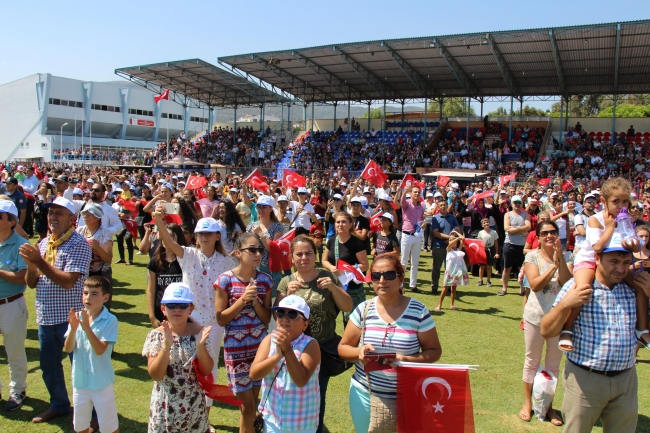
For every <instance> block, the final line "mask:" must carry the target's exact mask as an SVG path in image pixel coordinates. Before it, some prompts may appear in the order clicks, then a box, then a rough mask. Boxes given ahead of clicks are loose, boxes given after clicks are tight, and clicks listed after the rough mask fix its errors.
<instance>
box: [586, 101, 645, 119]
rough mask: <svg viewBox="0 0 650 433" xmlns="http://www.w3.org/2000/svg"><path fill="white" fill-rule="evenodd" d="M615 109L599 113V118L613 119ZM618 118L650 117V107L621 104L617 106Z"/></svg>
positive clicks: (606, 109) (609, 108)
mask: <svg viewBox="0 0 650 433" xmlns="http://www.w3.org/2000/svg"><path fill="white" fill-rule="evenodd" d="M612 111H614V107H613V106H611V107H607V108H605V109H604V110H602V111H601V112H600V113H598V117H610V118H611V117H612ZM616 117H650V106H647V105H646V106H642V105H632V104H621V105H617V106H616Z"/></svg>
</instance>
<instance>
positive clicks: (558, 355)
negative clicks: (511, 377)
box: [519, 221, 573, 426]
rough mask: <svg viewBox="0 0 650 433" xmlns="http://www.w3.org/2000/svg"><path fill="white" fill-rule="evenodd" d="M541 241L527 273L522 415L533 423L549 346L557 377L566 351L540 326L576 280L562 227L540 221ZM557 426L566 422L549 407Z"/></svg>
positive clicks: (548, 362)
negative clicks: (536, 385)
mask: <svg viewBox="0 0 650 433" xmlns="http://www.w3.org/2000/svg"><path fill="white" fill-rule="evenodd" d="M535 232H536V234H537V238H538V239H539V248H538V249H536V250H533V251H531V252H529V253H528V254H526V259H525V260H524V270H525V272H526V278H527V279H528V282H529V284H530V290H531V294H530V296H529V297H528V301H527V302H526V306H525V307H524V339H525V342H526V357H525V362H524V374H523V381H524V406H523V408H522V409H521V411H520V412H519V418H521V419H522V420H523V421H526V422H528V421H530V420H531V411H532V403H531V394H532V392H533V380H534V379H535V374H536V373H537V369H538V367H539V365H540V363H541V360H542V349H543V348H544V343H545V342H546V359H545V360H544V365H545V366H546V368H547V369H549V370H550V371H551V372H552V373H553V374H554V375H555V377H558V375H559V372H560V361H561V360H562V351H561V350H560V349H559V348H558V342H559V339H560V337H559V336H557V337H553V338H549V339H545V338H544V337H542V333H541V329H540V323H541V322H542V317H544V315H546V314H547V313H548V312H549V311H550V310H551V307H552V306H553V302H554V301H555V297H556V296H557V294H558V293H559V291H560V289H561V288H562V286H563V285H564V283H566V282H567V281H569V280H570V279H571V278H572V272H573V256H572V254H571V252H569V251H566V252H564V251H563V249H562V243H561V240H560V232H559V229H558V226H557V224H556V223H555V222H553V221H539V222H538V223H537V228H536V230H535ZM546 415H547V417H548V418H549V420H550V421H551V423H552V424H553V425H556V426H561V425H562V419H561V418H560V416H559V415H558V414H557V413H556V412H555V411H554V410H553V406H551V407H549V409H548V412H547V413H546Z"/></svg>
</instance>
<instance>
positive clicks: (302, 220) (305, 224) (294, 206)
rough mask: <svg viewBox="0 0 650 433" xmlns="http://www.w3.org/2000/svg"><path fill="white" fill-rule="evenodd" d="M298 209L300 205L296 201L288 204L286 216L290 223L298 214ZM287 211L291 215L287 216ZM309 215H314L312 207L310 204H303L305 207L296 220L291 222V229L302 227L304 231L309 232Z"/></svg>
mask: <svg viewBox="0 0 650 433" xmlns="http://www.w3.org/2000/svg"><path fill="white" fill-rule="evenodd" d="M299 207H300V203H298V202H297V201H292V202H290V203H289V208H288V209H287V216H288V217H289V219H290V220H291V221H293V219H294V218H295V216H296V215H297V214H298V208H299ZM289 211H291V214H289ZM310 213H314V207H313V206H312V205H311V204H310V203H307V202H305V206H304V208H303V211H302V212H301V213H300V215H299V216H298V218H296V220H295V221H293V224H291V227H294V228H295V227H302V228H304V229H307V230H309V229H310V228H311V218H310V217H309V214H310Z"/></svg>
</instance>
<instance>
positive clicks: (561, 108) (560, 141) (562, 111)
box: [558, 96, 564, 149]
mask: <svg viewBox="0 0 650 433" xmlns="http://www.w3.org/2000/svg"><path fill="white" fill-rule="evenodd" d="M563 114H564V96H563V97H561V98H560V139H559V140H558V141H559V143H560V144H559V146H560V149H562V116H563Z"/></svg>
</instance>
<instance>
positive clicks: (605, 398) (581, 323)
mask: <svg viewBox="0 0 650 433" xmlns="http://www.w3.org/2000/svg"><path fill="white" fill-rule="evenodd" d="M616 238H617V236H616V234H615V235H614V236H612V242H610V244H609V245H608V246H607V248H605V250H603V252H602V253H601V254H597V255H596V278H595V280H594V282H593V284H592V285H591V286H590V285H584V286H581V287H574V281H573V279H571V280H569V281H567V283H566V284H565V285H564V287H563V288H562V290H561V291H560V293H558V295H557V297H556V299H555V303H554V304H553V308H552V309H551V311H550V312H549V313H548V314H546V316H544V317H543V319H542V323H541V328H542V336H543V337H544V338H552V337H555V336H557V335H558V334H559V333H560V331H561V330H562V326H563V325H564V323H565V321H566V319H567V317H568V316H569V313H570V311H571V309H572V308H579V309H580V313H579V315H578V317H577V318H576V320H575V322H574V324H573V328H572V332H573V350H572V351H571V352H569V353H568V354H567V360H568V361H567V363H566V365H565V367H564V380H563V383H564V402H563V404H562V413H563V415H564V421H565V428H564V432H565V433H574V432H575V433H582V432H590V431H591V429H592V427H593V426H594V424H595V423H596V421H597V420H598V418H600V420H601V422H602V425H603V431H606V432H616V433H634V432H635V431H636V425H637V419H638V395H637V390H638V383H637V374H636V367H635V358H636V347H637V336H636V333H635V331H636V330H635V325H636V302H635V299H636V298H635V292H634V289H632V288H631V287H630V286H628V285H627V284H625V282H623V279H624V278H625V276H626V274H627V272H628V269H629V267H630V265H631V263H632V254H631V253H630V252H629V251H627V250H626V249H624V248H622V247H621V245H620V236H618V242H616ZM634 284H635V285H639V286H640V287H643V288H644V290H645V291H646V292H648V291H650V274H648V273H646V272H637V273H636V275H635V276H634Z"/></svg>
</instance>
